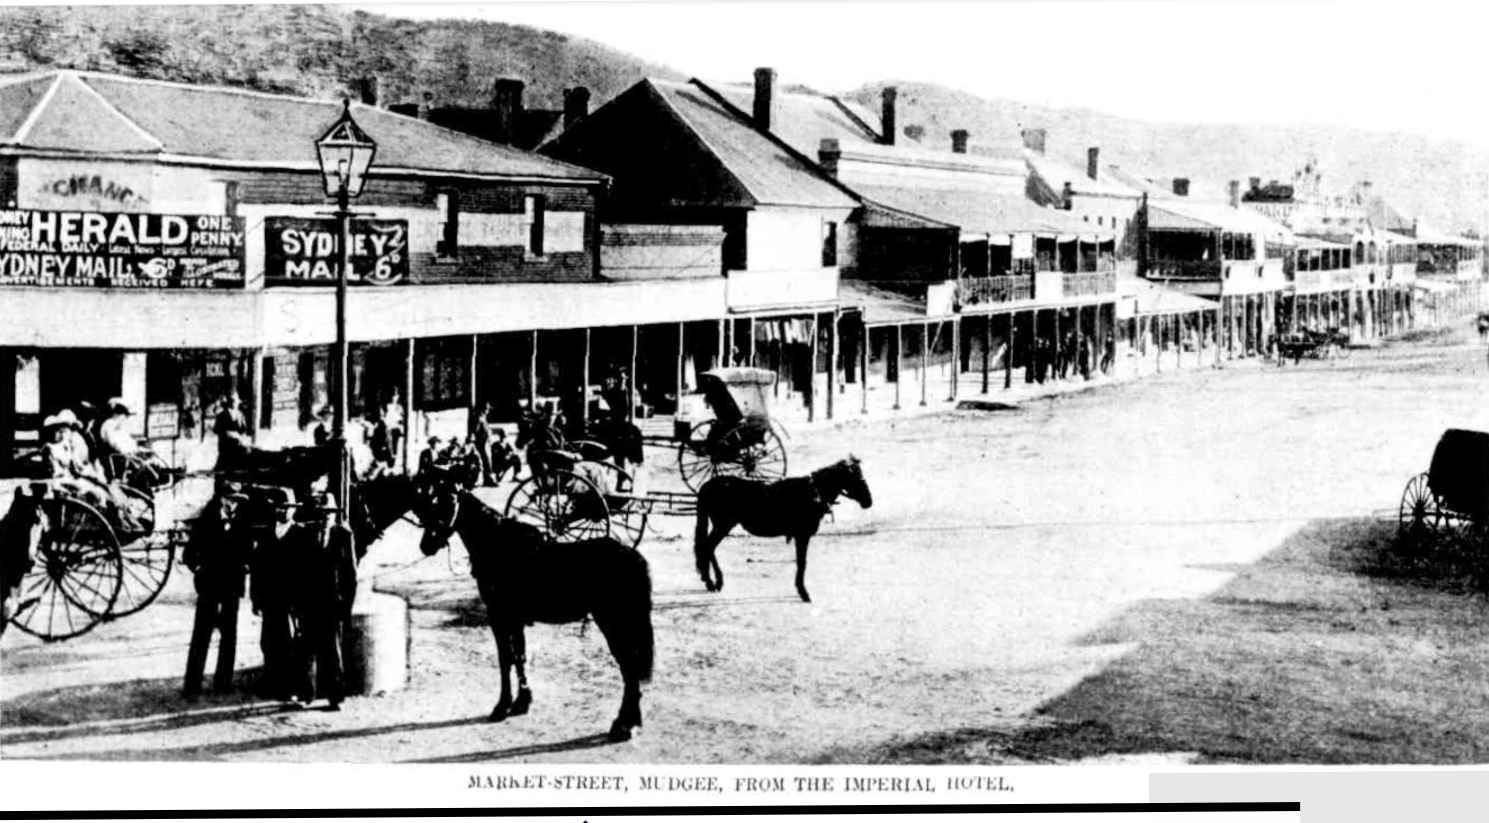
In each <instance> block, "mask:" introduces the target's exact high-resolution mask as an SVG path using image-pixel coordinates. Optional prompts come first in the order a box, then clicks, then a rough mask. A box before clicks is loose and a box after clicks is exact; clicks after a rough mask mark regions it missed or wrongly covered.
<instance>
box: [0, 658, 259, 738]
mask: <svg viewBox="0 0 1489 823" xmlns="http://www.w3.org/2000/svg"><path fill="white" fill-rule="evenodd" d="M260 671H261V669H257V668H254V669H242V670H239V671H238V672H237V675H236V677H235V680H236V681H237V683H238V687H237V688H235V689H234V690H233V691H232V692H229V693H226V694H213V693H212V692H210V691H208V692H205V693H204V694H203V695H202V696H201V698H200V699H199V700H198V701H196V702H190V701H187V700H186V699H185V698H183V697H182V696H181V678H179V677H159V678H152V679H141V680H125V681H122V682H117V683H90V684H86V685H78V686H67V687H63V688H58V689H49V690H46V691H39V692H32V693H30V694H25V695H21V696H19V697H14V698H11V699H9V700H6V701H3V702H0V718H3V719H4V724H5V726H6V727H8V728H14V727H17V726H42V727H55V729H56V730H55V731H53V730H47V731H36V730H28V731H25V732H19V733H0V743H21V742H27V741H30V740H50V739H61V738H63V737H70V736H74V735H75V734H121V733H127V732H132V731H145V730H146V729H144V728H139V727H137V726H133V725H132V724H134V723H141V724H145V725H147V726H148V725H152V724H162V725H161V726H160V728H180V727H185V726H192V725H196V724H199V723H212V722H216V721H218V720H225V719H231V718H234V717H240V716H248V715H253V714H269V713H272V712H273V711H275V710H277V709H276V707H277V705H278V704H277V703H276V704H273V705H269V704H265V703H263V702H262V701H259V700H258V699H257V698H255V697H253V695H252V688H253V685H254V684H255V683H256V682H257V680H258V675H259V673H260ZM163 712H170V714H169V715H165V714H162V713H163ZM152 715H153V717H152ZM100 726H103V727H104V728H103V730H100V728H99V727H100ZM74 727H80V728H84V729H86V730H84V731H78V732H74V731H72V729H73V728H74ZM115 729H118V731H114V730H115Z"/></svg>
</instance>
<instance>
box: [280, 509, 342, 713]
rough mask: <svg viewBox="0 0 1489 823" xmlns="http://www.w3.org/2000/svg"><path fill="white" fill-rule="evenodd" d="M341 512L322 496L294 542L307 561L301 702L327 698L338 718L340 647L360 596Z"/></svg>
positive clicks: (299, 596) (298, 604)
mask: <svg viewBox="0 0 1489 823" xmlns="http://www.w3.org/2000/svg"><path fill="white" fill-rule="evenodd" d="M338 510H339V509H338V507H337V505H336V503H335V499H334V498H333V497H331V496H330V495H324V496H322V498H321V500H320V501H319V505H318V506H317V511H316V515H315V516H314V517H313V518H311V519H308V520H307V521H306V522H304V523H300V524H297V525H296V526H295V528H294V530H293V531H292V532H291V537H290V542H291V543H292V544H293V545H294V547H295V551H296V554H297V555H298V556H299V557H301V558H302V559H303V565H302V568H301V570H300V574H299V575H298V577H297V580H298V583H299V585H297V586H296V596H295V604H294V611H295V615H296V619H297V620H298V622H299V626H300V636H299V638H298V639H297V641H296V646H297V650H298V654H297V658H298V661H297V663H296V666H295V670H296V673H297V674H298V675H300V676H302V677H303V678H304V679H305V682H304V686H303V687H302V688H301V689H300V690H299V695H300V701H301V703H303V704H304V705H307V706H308V705H310V704H311V702H312V701H314V700H315V699H316V698H317V697H323V698H325V699H326V703H327V705H326V709H327V710H328V711H333V712H334V711H340V710H341V701H342V698H343V697H344V696H345V684H344V683H343V681H342V646H341V644H342V637H343V635H344V633H345V629H346V624H347V622H348V621H350V620H351V615H352V602H353V601H354V600H355V598H356V594H357V559H356V550H355V545H354V540H353V538H352V534H351V530H350V529H349V528H347V527H346V526H343V525H338V524H337V523H336V522H335V520H334V516H335V514H336V512H337V511H338ZM312 670H313V677H312Z"/></svg>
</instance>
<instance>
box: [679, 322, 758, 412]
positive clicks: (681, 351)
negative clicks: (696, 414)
mask: <svg viewBox="0 0 1489 823" xmlns="http://www.w3.org/2000/svg"><path fill="white" fill-rule="evenodd" d="M684 328H686V324H684V323H678V324H677V408H675V409H673V411H672V414H673V416H674V417H675V416H677V413H678V412H680V411H682V394H683V385H682V359H683V357H684V355H686V354H687V347H686V346H685V345H684V344H685V343H686V342H687V341H686V339H685V338H684V337H683V330H684ZM777 382H779V381H777Z"/></svg>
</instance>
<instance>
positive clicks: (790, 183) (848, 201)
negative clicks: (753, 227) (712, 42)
mask: <svg viewBox="0 0 1489 823" xmlns="http://www.w3.org/2000/svg"><path fill="white" fill-rule="evenodd" d="M645 82H648V83H650V84H652V86H653V87H654V88H655V89H656V90H657V91H658V93H659V94H660V95H661V97H662V99H664V100H665V101H666V102H667V104H668V105H669V106H671V107H672V109H673V111H674V112H675V113H676V114H677V116H678V117H679V118H680V119H681V120H682V121H683V122H684V123H685V124H686V125H687V126H688V127H689V128H690V129H692V130H693V132H694V133H695V134H696V135H697V136H698V138H699V140H701V141H702V142H703V144H704V145H705V146H706V147H707V149H708V150H709V152H710V153H712V154H713V155H714V156H715V157H717V158H718V159H719V162H720V163H721V164H723V166H724V167H725V168H726V169H728V171H729V172H730V173H731V174H732V175H734V177H735V178H736V179H738V181H739V182H740V184H741V185H743V186H744V188H745V189H746V191H747V192H748V193H749V195H750V196H751V197H752V198H753V199H754V201H755V203H756V204H763V205H779V206H810V207H815V208H845V209H846V208H853V207H855V206H857V205H858V201H856V200H854V199H853V198H852V197H850V196H849V195H848V194H846V193H845V192H844V191H843V190H842V189H841V188H839V187H838V186H837V185H836V184H834V183H832V182H831V181H829V180H828V179H827V178H826V177H825V175H824V174H823V173H822V172H821V171H819V170H818V169H817V167H816V165H815V163H810V162H807V161H806V160H804V159H801V158H799V157H798V156H797V155H795V154H793V153H792V150H790V149H788V148H786V147H785V146H783V145H782V144H781V143H780V142H777V141H776V140H775V139H772V138H771V136H770V135H767V134H763V133H762V132H760V131H759V130H758V129H756V128H755V126H754V124H753V123H751V122H750V121H749V119H748V118H743V117H740V116H739V114H738V112H736V111H734V110H733V109H732V107H730V106H727V105H725V104H723V103H721V102H720V101H719V100H717V99H715V98H714V97H713V96H712V95H711V94H709V92H708V91H707V90H705V89H704V88H701V87H700V86H699V85H695V84H693V83H681V82H677V81H673V80H655V79H653V80H648V81H645ZM810 156H811V157H815V156H816V155H815V151H814V152H813V154H812V155H810Z"/></svg>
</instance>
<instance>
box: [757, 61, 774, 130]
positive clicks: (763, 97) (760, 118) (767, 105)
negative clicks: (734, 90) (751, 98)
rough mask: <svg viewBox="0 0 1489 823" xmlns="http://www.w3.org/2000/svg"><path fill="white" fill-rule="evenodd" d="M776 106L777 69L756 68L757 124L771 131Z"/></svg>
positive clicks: (761, 128)
mask: <svg viewBox="0 0 1489 823" xmlns="http://www.w3.org/2000/svg"><path fill="white" fill-rule="evenodd" d="M775 106H776V70H775V69H768V68H763V67H762V68H758V69H755V126H756V127H757V128H759V129H760V130H761V131H770V127H771V125H773V122H774V118H773V117H772V116H771V115H772V114H774V113H775Z"/></svg>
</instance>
